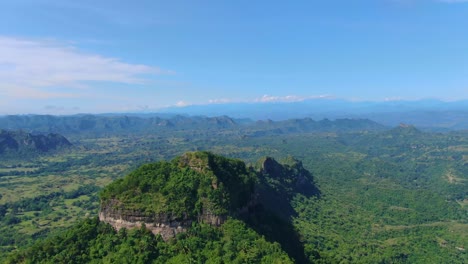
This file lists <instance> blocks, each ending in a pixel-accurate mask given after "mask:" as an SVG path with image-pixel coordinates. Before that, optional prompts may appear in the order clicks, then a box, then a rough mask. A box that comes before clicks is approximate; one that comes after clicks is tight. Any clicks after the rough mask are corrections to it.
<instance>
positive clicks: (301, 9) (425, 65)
mask: <svg viewBox="0 0 468 264" xmlns="http://www.w3.org/2000/svg"><path fill="white" fill-rule="evenodd" d="M0 2H1V8H0V114H28V113H35V114H73V113H108V112H134V111H157V110H158V109H161V108H164V107H170V106H185V105H192V104H220V103H230V102H251V103H255V102H258V103H263V102H278V101H280V102H294V101H301V100H306V99H315V98H322V99H323V98H325V99H330V98H331V99H333V98H339V99H345V100H351V101H385V100H418V99H426V98H431V99H440V100H446V101H454V100H465V99H468V0H467V1H464V0H340V1H337V0H327V1H321V0H316V1H315V0H314V1H271V0H269V1H263V0H258V1H244V0H236V1H205V0H197V1H178V0H171V1H159V0H150V1H143V0H133V1H124V0H120V1H115V0H97V1H96V0H93V1H90V0H80V1H74V0H73V1H72V0H0Z"/></svg>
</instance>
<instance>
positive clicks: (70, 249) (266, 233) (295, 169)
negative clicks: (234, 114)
mask: <svg viewBox="0 0 468 264" xmlns="http://www.w3.org/2000/svg"><path fill="white" fill-rule="evenodd" d="M259 167H260V168H257V169H254V168H253V167H252V166H246V164H245V163H244V162H243V161H241V160H237V159H230V158H225V157H223V156H219V155H214V154H212V153H210V152H189V153H186V154H184V155H182V156H179V157H177V158H175V159H173V160H172V161H170V162H165V161H161V162H156V163H151V164H146V165H143V166H141V167H140V168H139V169H137V170H135V171H133V172H132V173H130V174H128V175H127V176H125V177H124V178H121V179H119V180H116V181H115V182H113V183H111V184H110V185H108V186H107V187H106V188H105V189H103V190H102V191H101V194H100V198H101V210H100V214H99V219H100V221H99V220H98V219H97V218H93V219H86V220H84V221H82V222H81V223H78V224H76V225H75V226H73V227H72V228H70V229H68V230H66V231H65V232H63V233H61V234H59V235H58V236H54V237H50V238H48V239H46V240H44V241H39V242H38V243H36V244H35V245H34V246H32V247H30V248H28V249H26V250H21V251H18V252H16V253H14V254H13V255H11V256H10V258H9V259H8V260H7V263H18V262H19V263H52V262H59V263H89V262H91V263H293V260H294V261H295V262H296V263H307V262H308V261H307V259H306V257H305V255H304V246H303V244H302V242H301V241H300V239H299V236H298V235H297V234H296V230H295V229H294V228H293V225H292V222H291V218H290V217H289V216H290V215H287V214H288V213H289V212H288V210H289V209H288V208H292V207H291V206H292V205H291V202H292V199H293V197H294V196H296V195H302V196H304V195H305V196H312V195H318V190H317V188H316V187H315V185H314V183H313V178H312V175H311V174H310V173H309V172H308V171H306V170H305V169H304V168H303V167H302V163H301V162H299V161H297V160H295V159H293V158H289V159H288V160H286V163H285V164H280V163H278V162H277V161H275V160H274V159H272V158H264V159H262V160H261V161H260V165H259ZM272 197H274V200H273V201H274V202H275V203H274V204H273V203H264V202H265V201H268V200H270V199H271V198H272ZM273 208H274V210H273ZM277 212H279V213H281V214H283V216H286V217H284V218H283V217H282V216H279V215H277ZM285 213H286V214H285ZM106 223H108V224H106ZM112 227H113V228H112Z"/></svg>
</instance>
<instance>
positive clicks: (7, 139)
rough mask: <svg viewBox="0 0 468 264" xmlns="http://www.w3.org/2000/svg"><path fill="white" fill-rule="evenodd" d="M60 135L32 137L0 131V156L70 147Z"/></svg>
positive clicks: (26, 134) (28, 134) (15, 132)
mask: <svg viewBox="0 0 468 264" xmlns="http://www.w3.org/2000/svg"><path fill="white" fill-rule="evenodd" d="M71 145H72V144H71V143H70V142H69V141H68V140H67V139H66V138H65V137H63V136H62V135H59V134H48V135H33V134H30V133H26V132H24V131H7V130H0V154H4V155H8V154H20V153H21V154H32V153H43V152H50V151H53V150H60V149H64V148H68V147H70V146H71Z"/></svg>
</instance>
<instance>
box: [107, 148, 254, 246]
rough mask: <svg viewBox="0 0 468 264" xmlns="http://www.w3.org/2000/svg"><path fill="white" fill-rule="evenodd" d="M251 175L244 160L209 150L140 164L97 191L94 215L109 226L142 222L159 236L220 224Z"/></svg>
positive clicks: (247, 191)
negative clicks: (197, 225)
mask: <svg viewBox="0 0 468 264" xmlns="http://www.w3.org/2000/svg"><path fill="white" fill-rule="evenodd" d="M254 182H255V174H254V173H252V172H251V171H249V170H248V169H247V167H246V166H245V163H243V162H242V161H239V160H234V159H228V158H224V157H221V156H217V155H214V154H211V153H209V152H191V153H186V154H184V155H182V156H180V157H177V158H175V159H174V160H173V161H171V162H157V163H154V164H147V165H143V166H142V167H140V168H139V169H137V170H136V171H134V172H132V173H130V174H129V175H127V176H126V177H124V178H123V179H120V180H117V181H116V182H114V183H112V184H110V185H109V186H107V187H106V188H105V189H104V190H103V192H102V193H101V209H100V212H99V219H100V220H101V221H103V222H106V223H109V224H111V225H112V226H113V227H114V228H115V229H117V230H120V229H122V228H136V227H141V226H143V225H144V226H145V227H146V228H148V229H149V230H151V231H152V232H153V233H154V234H159V235H161V236H162V238H163V239H164V240H167V239H170V238H172V237H174V236H175V235H177V234H178V233H181V232H185V231H186V230H187V228H189V227H191V226H192V223H194V222H199V223H205V224H209V225H213V226H220V225H222V224H223V223H224V222H225V221H226V220H227V217H228V216H229V215H237V214H240V212H241V211H242V210H244V211H245V209H244V207H246V206H248V205H249V202H250V200H251V199H252V197H253V190H254V188H253V186H254Z"/></svg>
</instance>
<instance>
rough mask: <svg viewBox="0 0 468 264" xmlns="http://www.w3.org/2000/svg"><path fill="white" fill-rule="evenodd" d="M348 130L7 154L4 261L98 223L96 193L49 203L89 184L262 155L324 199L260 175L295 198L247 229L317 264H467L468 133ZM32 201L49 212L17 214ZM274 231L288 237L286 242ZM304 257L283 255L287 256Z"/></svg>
mask: <svg viewBox="0 0 468 264" xmlns="http://www.w3.org/2000/svg"><path fill="white" fill-rule="evenodd" d="M332 122H333V121H332ZM350 122H351V123H352V124H346V123H345V122H342V123H340V125H336V124H337V123H335V126H334V128H333V130H332V129H328V130H325V129H322V130H313V131H311V130H307V129H303V128H301V126H303V124H302V122H297V121H294V120H293V121H288V122H285V123H284V126H283V127H282V128H281V126H280V125H279V124H278V123H277V122H273V123H271V122H263V123H262V124H261V126H260V125H256V126H255V127H243V128H241V129H240V128H229V127H225V128H222V129H221V128H213V127H212V128H211V129H207V130H204V129H198V128H194V129H191V128H190V126H187V127H185V128H184V129H174V130H171V129H168V130H167V131H163V130H157V131H158V132H157V133H148V134H145V133H143V134H141V133H140V134H131V133H130V132H128V133H126V134H125V135H124V136H121V135H120V134H118V133H116V134H112V133H110V132H107V134H106V136H99V134H92V133H89V134H83V135H78V134H76V135H71V136H67V137H68V138H69V139H70V141H71V142H72V143H73V144H74V145H75V146H76V147H75V148H74V149H73V151H70V152H67V153H62V154H61V155H43V156H40V157H35V158H24V157H17V159H13V160H12V159H9V160H3V159H2V157H1V156H0V175H1V176H0V194H1V196H0V205H3V207H2V208H3V209H1V208H0V213H2V214H3V218H2V220H1V221H0V241H2V242H1V245H0V246H1V250H2V252H3V253H0V256H2V257H3V256H7V254H4V253H5V252H10V251H16V250H17V248H23V247H25V246H26V245H28V244H29V245H31V244H32V243H34V240H35V239H37V238H42V237H45V236H47V234H48V233H49V232H52V233H55V232H56V230H59V231H57V232H60V230H62V229H64V228H66V227H67V226H70V225H73V223H75V222H76V221H77V219H80V218H85V217H86V216H87V215H88V216H93V215H96V214H97V206H98V203H97V191H92V192H91V193H84V194H83V195H80V196H78V197H76V198H67V197H68V196H67V195H52V194H54V193H57V192H60V193H64V194H66V193H70V192H73V191H76V190H78V189H79V187H80V186H82V185H89V186H96V187H104V186H106V185H107V184H109V183H110V182H111V181H113V180H116V179H119V178H121V177H122V175H126V174H128V173H129V172H130V171H132V170H134V169H136V168H138V167H139V166H140V165H141V164H144V163H151V162H154V161H159V160H170V159H173V158H174V157H176V156H178V155H181V154H182V153H184V152H186V151H194V150H210V151H212V152H214V153H217V154H223V155H226V156H228V157H234V158H239V159H242V160H244V161H246V162H247V163H250V164H256V162H257V161H258V159H259V158H261V157H264V156H272V157H275V158H276V159H288V157H291V156H293V157H295V158H297V159H299V160H301V161H302V164H303V166H304V168H305V169H307V171H310V173H311V175H313V176H314V179H315V182H316V184H317V186H318V189H317V190H315V192H314V194H317V195H308V194H307V193H301V190H299V189H295V188H293V187H294V185H287V184H286V185H284V183H285V182H283V183H282V184H281V185H278V181H276V180H274V178H271V177H269V178H265V179H261V178H260V182H264V183H268V184H269V186H270V187H268V188H266V189H265V192H267V193H270V194H275V190H278V191H279V192H283V191H286V192H289V190H293V192H291V193H290V194H288V195H285V196H284V197H282V198H284V199H281V204H282V205H288V204H289V206H290V208H289V209H290V210H291V211H290V212H288V214H287V215H288V218H289V219H292V222H291V221H290V220H285V218H284V217H282V218H280V219H275V220H272V219H273V218H274V217H273V216H272V215H271V214H270V213H269V212H264V213H263V214H259V215H256V216H255V217H253V218H252V219H246V220H245V221H246V223H247V225H248V226H249V227H251V228H253V229H254V230H256V232H257V233H259V234H262V235H264V236H265V239H266V240H268V241H278V242H280V243H281V245H282V247H283V249H285V250H286V248H285V246H284V245H285V244H287V243H288V242H291V241H292V242H294V243H296V242H297V241H299V244H300V245H302V247H303V255H305V258H306V259H308V260H310V261H312V262H324V263H339V262H342V263H355V262H358V263H379V262H381V263H399V262H400V263H466V262H468V256H467V253H466V248H467V245H468V239H467V238H468V233H467V230H468V223H467V219H468V207H467V206H468V199H467V194H468V193H467V192H468V191H467V190H468V187H467V183H468V178H467V175H468V133H466V132H464V131H458V132H450V133H444V134H438V133H425V132H421V131H419V130H418V129H416V128H414V127H411V126H401V127H397V128H395V129H388V130H385V131H380V130H381V129H369V128H368V127H367V128H366V127H365V126H362V127H360V126H359V125H358V124H357V123H359V122H360V121H359V120H355V123H353V122H352V120H351V121H350ZM286 126H289V127H290V128H286ZM350 126H352V127H353V129H348V128H349V127H350ZM347 127H348V128H347ZM89 131H92V130H89ZM148 131H151V130H148ZM293 167H294V166H292V167H291V168H293ZM275 186H276V187H275ZM285 186H286V188H284V187H285ZM288 186H289V187H288ZM97 189H98V188H96V190H97ZM318 190H320V192H318ZM276 194H278V193H276ZM291 194H292V195H291ZM35 198H37V199H38V200H37V201H39V203H38V204H41V205H44V209H40V208H33V207H31V208H30V209H34V210H37V211H25V210H24V209H18V210H15V209H14V207H12V206H11V205H13V204H14V203H16V202H18V204H17V205H20V204H22V203H27V202H28V201H33V200H29V199H35ZM45 204H47V206H45ZM21 206H23V205H21ZM23 207H26V206H23ZM18 208H22V207H18ZM38 209H40V210H38ZM266 219H269V220H270V223H268V224H267V221H266ZM259 223H264V224H265V225H264V226H261V225H259ZM288 223H290V225H289V224H288ZM281 228H282V229H281ZM272 230H273V231H272ZM274 231H278V232H274ZM132 232H133V231H132ZM294 232H296V234H294ZM275 233H282V234H286V233H288V234H289V233H291V234H293V235H292V236H291V237H289V238H288V239H289V240H288V242H282V241H280V239H281V238H278V236H276V237H275ZM301 241H302V242H303V243H301ZM292 242H291V244H294V243H292ZM298 248H299V247H295V248H293V249H288V250H287V252H288V254H289V255H290V256H292V255H293V253H294V252H296V251H297V252H299V251H300V249H299V250H298ZM22 252H23V251H22ZM299 254H301V253H300V252H299ZM295 259H296V262H305V261H298V260H300V258H299V257H295Z"/></svg>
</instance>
